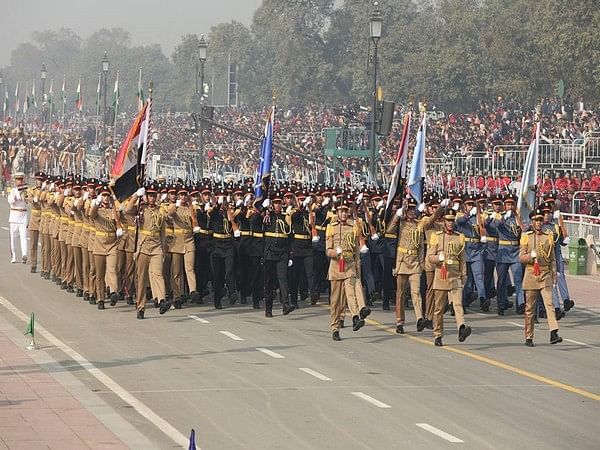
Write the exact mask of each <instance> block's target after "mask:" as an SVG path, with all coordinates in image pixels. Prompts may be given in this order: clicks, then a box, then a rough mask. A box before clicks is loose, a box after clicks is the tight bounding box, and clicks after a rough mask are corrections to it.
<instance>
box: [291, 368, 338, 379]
mask: <svg viewBox="0 0 600 450" xmlns="http://www.w3.org/2000/svg"><path fill="white" fill-rule="evenodd" d="M298 370H301V371H302V372H304V373H307V374H309V375H312V376H313V377H315V378H318V379H319V380H323V381H331V378H329V377H328V376H326V375H323V374H322V373H320V372H317V371H316V370H312V369H309V368H308V367H299V368H298Z"/></svg>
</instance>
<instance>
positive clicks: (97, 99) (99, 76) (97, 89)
mask: <svg viewBox="0 0 600 450" xmlns="http://www.w3.org/2000/svg"><path fill="white" fill-rule="evenodd" d="M100 80H102V73H99V74H98V87H97V88H96V115H97V116H98V117H100Z"/></svg>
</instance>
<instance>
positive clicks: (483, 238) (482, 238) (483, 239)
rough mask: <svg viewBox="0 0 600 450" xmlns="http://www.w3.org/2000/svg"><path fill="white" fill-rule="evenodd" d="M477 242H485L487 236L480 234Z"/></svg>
mask: <svg viewBox="0 0 600 450" xmlns="http://www.w3.org/2000/svg"><path fill="white" fill-rule="evenodd" d="M479 242H481V243H482V244H485V243H486V242H487V236H481V239H479Z"/></svg>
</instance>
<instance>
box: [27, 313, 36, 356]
mask: <svg viewBox="0 0 600 450" xmlns="http://www.w3.org/2000/svg"><path fill="white" fill-rule="evenodd" d="M24 334H25V336H27V335H28V334H29V335H31V342H30V343H29V345H28V346H27V349H28V350H34V349H35V348H36V345H35V314H34V313H31V316H30V317H29V322H28V323H27V328H26V329H25V333H24Z"/></svg>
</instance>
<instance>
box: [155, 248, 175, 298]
mask: <svg viewBox="0 0 600 450" xmlns="http://www.w3.org/2000/svg"><path fill="white" fill-rule="evenodd" d="M172 258H173V253H171V252H165V257H164V261H163V268H162V276H163V280H164V284H165V292H166V295H171V294H172V293H173V291H172V289H173V287H172V286H171V261H172ZM154 298H157V297H156V295H155V296H154Z"/></svg>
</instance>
